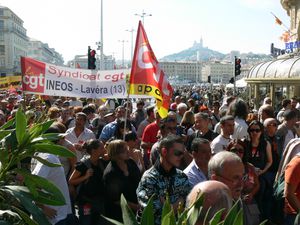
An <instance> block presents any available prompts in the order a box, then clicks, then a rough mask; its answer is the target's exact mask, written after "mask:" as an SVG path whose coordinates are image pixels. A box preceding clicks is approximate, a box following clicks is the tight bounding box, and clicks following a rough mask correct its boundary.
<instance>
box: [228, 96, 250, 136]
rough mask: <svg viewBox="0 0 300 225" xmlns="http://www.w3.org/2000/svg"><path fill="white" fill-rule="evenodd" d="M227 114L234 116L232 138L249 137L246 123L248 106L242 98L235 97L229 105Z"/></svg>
mask: <svg viewBox="0 0 300 225" xmlns="http://www.w3.org/2000/svg"><path fill="white" fill-rule="evenodd" d="M227 115H232V116H233V117H234V124H235V125H234V133H233V135H232V138H233V139H247V140H248V139H249V134H248V124H247V123H246V118H247V116H248V106H247V103H246V102H245V101H243V100H242V99H236V100H235V101H234V102H232V103H231V104H230V106H229V111H228V113H227Z"/></svg>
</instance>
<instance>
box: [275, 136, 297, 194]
mask: <svg viewBox="0 0 300 225" xmlns="http://www.w3.org/2000/svg"><path fill="white" fill-rule="evenodd" d="M299 144H300V138H294V139H292V140H291V141H290V142H289V143H288V144H287V146H286V147H285V149H284V152H283V155H282V159H281V161H280V164H279V168H278V172H277V175H276V178H275V181H274V185H273V196H274V198H275V199H276V200H281V199H283V198H284V183H285V180H284V176H285V167H286V166H287V164H288V163H289V162H290V161H291V160H292V159H293V157H295V156H296V155H297V152H295V151H296V150H297V148H296V147H297V146H298V145H299Z"/></svg>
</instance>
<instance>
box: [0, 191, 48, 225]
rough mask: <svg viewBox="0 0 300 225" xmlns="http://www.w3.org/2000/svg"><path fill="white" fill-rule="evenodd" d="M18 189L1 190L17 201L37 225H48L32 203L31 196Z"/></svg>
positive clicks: (39, 210) (40, 211)
mask: <svg viewBox="0 0 300 225" xmlns="http://www.w3.org/2000/svg"><path fill="white" fill-rule="evenodd" d="M18 187H19V186H3V187H2V188H1V190H2V191H5V192H6V193H8V194H10V195H11V196H13V197H14V198H16V199H18V201H19V202H20V203H21V204H22V205H23V207H24V208H25V209H26V210H27V211H28V212H29V213H30V214H31V215H32V217H33V219H34V220H35V221H37V223H38V224H43V225H44V224H45V225H50V223H49V221H48V219H47V218H46V216H45V215H44V213H43V212H42V210H41V209H40V208H39V207H37V206H36V205H35V204H34V203H33V201H32V196H31V195H30V194H29V193H26V192H23V191H21V189H20V188H18ZM22 189H23V190H24V189H26V188H25V187H23V188H22Z"/></svg>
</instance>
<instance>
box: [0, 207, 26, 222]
mask: <svg viewBox="0 0 300 225" xmlns="http://www.w3.org/2000/svg"><path fill="white" fill-rule="evenodd" d="M0 218H3V219H5V220H6V221H9V222H10V223H14V224H15V223H18V222H20V220H21V217H20V216H19V214H18V213H16V212H13V211H12V210H0Z"/></svg>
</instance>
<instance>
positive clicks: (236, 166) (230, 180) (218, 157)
mask: <svg viewBox="0 0 300 225" xmlns="http://www.w3.org/2000/svg"><path fill="white" fill-rule="evenodd" d="M244 173H245V168H244V164H243V162H242V160H241V158H240V157H239V156H238V155H237V154H235V153H232V152H227V151H222V152H219V153H217V154H215V155H214V156H213V157H212V158H211V159H210V160H209V162H208V177H209V179H210V180H217V181H220V182H222V183H224V184H226V185H227V186H228V187H229V189H230V190H231V195H232V198H233V199H234V200H235V201H236V200H238V199H239V198H240V197H241V193H242V189H243V182H244Z"/></svg>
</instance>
